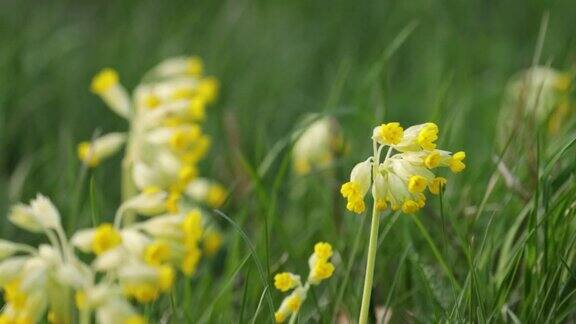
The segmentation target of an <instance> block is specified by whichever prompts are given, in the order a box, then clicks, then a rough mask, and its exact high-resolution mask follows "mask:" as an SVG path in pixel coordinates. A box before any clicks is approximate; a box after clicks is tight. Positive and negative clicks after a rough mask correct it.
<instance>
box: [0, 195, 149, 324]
mask: <svg viewBox="0 0 576 324" xmlns="http://www.w3.org/2000/svg"><path fill="white" fill-rule="evenodd" d="M8 218H9V220H10V222H12V223H13V224H14V225H16V226H17V227H19V228H21V229H24V230H26V231H29V232H32V233H43V234H44V235H45V236H46V237H47V239H48V242H49V244H41V245H40V246H39V247H38V248H35V247H32V246H29V245H25V244H21V243H15V242H11V241H5V240H2V241H0V287H1V288H2V292H3V295H4V300H5V302H6V304H5V305H4V307H3V308H2V312H1V313H0V323H3V324H12V323H14V324H16V323H18V324H20V323H23V324H24V323H37V322H45V321H48V322H50V323H71V322H72V319H73V317H72V315H73V312H72V309H73V307H74V306H73V305H74V303H73V300H72V298H71V296H72V295H73V292H74V291H80V290H82V291H88V290H90V292H91V294H90V296H84V297H83V298H81V299H82V300H81V303H80V304H81V305H84V303H88V301H89V302H90V303H91V305H93V310H94V311H95V312H96V319H97V321H98V322H99V323H125V324H144V323H146V320H145V319H144V317H142V316H141V315H140V314H138V312H137V311H136V309H135V308H134V307H133V306H132V304H131V303H130V302H129V301H128V300H127V299H126V298H125V297H124V296H123V294H122V293H121V289H120V286H118V285H117V284H116V283H114V282H113V281H106V283H101V284H98V285H97V286H94V281H95V278H96V273H95V272H94V271H93V269H92V267H90V266H89V265H87V264H85V263H83V262H82V261H80V259H79V258H78V257H77V256H76V254H75V253H74V249H73V246H72V244H71V242H70V240H69V239H68V238H67V237H66V235H65V234H64V230H63V228H62V224H61V218H60V213H59V212H58V210H57V209H56V207H55V206H54V205H53V204H52V202H51V201H50V200H49V199H48V198H46V197H44V196H42V195H38V196H37V197H36V199H34V200H32V201H31V202H30V204H17V205H15V206H13V207H12V209H11V211H10V214H9V216H8ZM112 244H115V241H114V240H112V241H110V242H99V243H98V244H95V246H94V248H95V249H97V250H98V251H102V250H103V249H105V248H107V246H109V245H112ZM91 287H95V288H94V289H92V288H91ZM80 314H81V315H80V317H81V319H80V322H81V323H89V321H90V313H89V312H87V310H85V309H83V308H80Z"/></svg>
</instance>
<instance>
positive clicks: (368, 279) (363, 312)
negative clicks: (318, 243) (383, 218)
mask: <svg viewBox="0 0 576 324" xmlns="http://www.w3.org/2000/svg"><path fill="white" fill-rule="evenodd" d="M373 148H374V159H373V161H372V179H374V175H375V174H376V172H378V165H379V164H380V161H379V158H380V156H379V154H378V148H377V144H376V142H373ZM372 203H373V205H372V222H371V225H370V241H369V242H368V257H367V261H366V274H365V275H364V290H363V292H362V306H361V307H360V319H359V320H358V323H359V324H366V323H368V313H369V311H370V298H371V295H372V283H373V280H374V265H375V263H376V248H377V247H378V227H380V214H379V213H378V209H377V208H376V200H375V199H374V201H373V202H372Z"/></svg>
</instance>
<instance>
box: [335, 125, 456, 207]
mask: <svg viewBox="0 0 576 324" xmlns="http://www.w3.org/2000/svg"><path fill="white" fill-rule="evenodd" d="M372 138H373V140H374V141H375V143H376V144H375V145H376V149H377V150H376V152H378V153H380V152H382V150H383V149H384V148H386V147H387V148H388V154H387V156H386V158H385V159H384V161H382V162H379V161H377V160H376V158H375V157H370V158H368V159H367V160H366V161H364V162H361V163H359V164H357V165H356V166H355V167H354V168H353V169H352V172H351V175H350V181H349V182H346V183H344V184H343V185H342V188H341V193H342V196H343V197H344V198H346V199H347V204H346V208H347V209H348V210H350V211H352V212H354V213H357V214H361V213H362V212H364V210H365V202H364V197H365V195H366V193H367V192H368V190H369V188H370V187H371V186H372V196H373V198H374V201H375V202H376V205H377V209H378V210H379V211H382V210H385V209H386V208H388V207H390V208H391V209H392V210H402V212H404V213H408V214H411V213H415V212H417V211H418V210H420V209H421V208H422V207H423V206H424V205H425V204H426V196H425V195H424V194H425V192H426V190H428V191H430V192H431V193H432V194H438V193H439V192H440V188H441V187H443V186H444V185H445V184H446V182H447V181H446V179H445V178H441V177H437V176H436V175H435V174H434V172H433V171H432V170H433V169H436V168H438V167H448V168H450V170H451V171H452V172H454V173H458V172H461V171H462V170H464V168H465V167H466V165H465V164H464V159H465V158H466V154H465V153H464V152H457V153H454V154H452V153H450V152H448V151H442V150H438V149H436V143H435V142H436V140H437V139H438V126H436V124H434V123H425V124H421V125H416V126H412V127H409V128H407V129H406V130H403V128H402V127H401V126H400V124H399V123H396V122H393V123H388V124H382V125H381V126H377V127H376V128H374V131H373V136H372ZM394 152H396V153H394ZM377 158H378V160H379V158H380V157H377ZM373 172H374V173H373Z"/></svg>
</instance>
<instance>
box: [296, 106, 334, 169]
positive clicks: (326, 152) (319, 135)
mask: <svg viewBox="0 0 576 324" xmlns="http://www.w3.org/2000/svg"><path fill="white" fill-rule="evenodd" d="M343 147H344V139H343V137H342V134H341V132H340V125H338V121H336V119H335V118H332V117H323V118H319V119H317V120H315V121H313V122H312V123H311V124H310V125H309V126H308V127H306V129H305V130H304V131H303V132H302V134H301V135H300V136H299V137H298V139H297V140H296V142H295V143H294V147H293V149H292V164H293V168H294V171H295V172H296V174H298V175H306V174H308V173H310V172H311V171H312V170H315V169H324V168H327V167H329V166H330V165H331V164H332V161H333V160H334V158H335V156H336V155H337V154H338V153H340V152H341V151H342V149H343Z"/></svg>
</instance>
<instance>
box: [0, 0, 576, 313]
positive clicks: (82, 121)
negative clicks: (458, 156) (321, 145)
mask: <svg viewBox="0 0 576 324" xmlns="http://www.w3.org/2000/svg"><path fill="white" fill-rule="evenodd" d="M546 11H548V12H549V14H550V23H549V28H548V33H547V35H546V40H545V43H544V47H543V55H542V63H544V64H545V63H547V62H551V65H552V66H554V67H558V68H564V69H567V68H570V67H572V66H573V64H574V60H575V58H576V57H575V53H576V38H575V36H576V34H575V33H574V28H573V27H574V26H573V21H574V17H576V7H575V6H574V5H573V3H572V1H570V0H560V1H520V0H518V1H503V2H487V1H465V2H462V1H444V2H440V1H426V0H416V1H409V2H406V1H372V2H364V3H359V2H356V1H344V0H332V1H325V0H321V1H244V0H239V1H226V2H218V1H202V2H198V1H162V2H160V1H117V2H90V1H76V2H73V1H51V2H37V1H4V2H3V3H2V9H1V10H0V41H1V43H0V214H1V215H5V214H6V212H7V209H8V206H9V204H10V203H14V202H16V201H19V200H28V199H29V198H31V197H32V196H33V195H34V194H35V193H36V192H43V193H45V194H47V195H49V196H51V197H52V198H53V199H54V201H55V203H56V204H57V205H58V206H60V207H61V209H62V211H63V213H65V214H66V215H65V217H66V218H67V219H71V218H75V219H76V223H77V224H78V225H79V226H87V225H88V224H90V222H91V210H92V209H91V206H90V202H91V201H93V205H96V206H97V208H96V210H98V211H99V212H100V213H99V214H100V215H99V217H100V219H109V218H111V216H112V215H113V212H114V209H115V208H116V207H117V206H118V203H119V177H120V176H119V158H115V159H112V160H110V161H107V162H106V163H104V165H102V166H101V167H99V168H98V169H96V170H95V171H94V172H92V173H90V174H89V179H90V178H92V177H93V179H94V180H93V184H94V186H93V188H94V190H93V195H92V196H91V198H92V199H90V196H89V195H88V191H89V190H88V186H89V183H90V181H86V182H84V183H79V181H78V175H79V172H80V169H79V164H78V162H77V160H76V158H75V144H76V143H77V142H79V141H80V140H84V139H87V138H90V137H91V136H92V134H93V132H94V130H95V129H100V130H102V131H111V130H123V129H125V125H124V124H123V122H122V121H121V120H120V119H119V118H116V117H115V116H114V115H113V114H112V113H110V112H109V111H106V108H105V107H104V105H103V104H102V103H101V102H100V100H99V99H98V98H96V97H95V96H94V95H92V94H90V93H89V91H88V84H89V81H90V78H91V77H92V75H93V74H94V73H95V72H96V71H98V70H99V69H100V68H102V67H105V66H111V67H114V68H116V69H117V70H118V71H119V72H120V75H121V79H122V82H123V83H124V84H125V85H126V86H127V87H128V88H132V87H133V86H135V85H136V84H137V82H138V79H139V77H140V76H141V75H142V74H143V73H144V72H145V71H146V70H147V69H149V68H150V67H151V66H153V65H154V64H155V63H157V62H159V61H160V60H162V59H163V58H166V57H168V56H172V55H179V54H198V55H200V56H202V57H203V58H204V60H205V62H206V66H207V71H208V73H210V74H213V75H215V76H217V77H218V78H219V79H220V80H221V83H222V91H221V97H220V99H219V102H218V104H217V105H216V106H214V107H212V108H211V110H210V111H209V112H208V114H209V117H208V126H207V127H208V132H209V133H211V134H213V135H214V141H213V142H214V144H215V145H214V147H213V148H212V151H211V154H210V157H209V158H208V159H207V161H206V162H205V163H204V165H203V169H204V170H203V172H205V173H207V174H210V175H211V176H214V177H216V178H218V179H220V180H222V181H223V182H225V183H230V184H232V183H236V182H237V181H238V179H240V178H243V179H248V180H249V181H251V183H252V184H257V185H256V186H254V187H253V188H254V190H252V191H249V192H248V193H244V194H241V193H235V196H234V199H233V201H232V202H231V204H230V205H229V206H228V207H227V210H226V212H227V214H229V215H230V216H231V218H232V219H233V220H234V221H235V222H237V224H238V226H239V227H240V228H242V229H243V230H244V231H246V233H247V235H248V237H249V238H250V240H251V241H252V242H253V243H254V245H255V246H256V252H257V257H258V260H259V262H260V263H261V265H262V266H263V267H265V271H266V275H270V274H271V273H273V272H275V271H278V270H300V271H304V272H305V268H306V258H307V257H308V255H309V253H310V252H311V248H312V246H313V244H314V243H315V241H316V240H319V239H321V240H326V241H329V242H332V243H333V244H334V245H335V248H336V249H337V250H338V251H339V255H338V258H340V262H339V263H338V269H337V272H336V275H335V278H334V279H331V280H330V281H329V284H328V285H326V287H320V288H319V289H317V290H316V289H315V291H314V295H315V296H316V297H317V300H316V302H309V303H307V305H306V308H305V310H304V311H303V313H302V316H301V321H302V322H304V321H306V320H312V319H313V320H318V319H320V320H321V321H322V322H324V323H328V322H330V321H331V320H332V318H331V316H332V310H333V309H334V305H333V303H334V302H335V300H336V297H337V295H338V291H339V288H340V287H341V284H342V282H343V280H344V278H345V277H347V280H348V286H347V288H346V290H344V295H343V299H342V303H341V307H339V308H337V310H338V311H340V310H343V311H345V312H346V313H347V314H348V315H349V316H350V317H351V318H355V317H356V315H357V312H358V309H359V303H360V294H361V286H362V275H363V263H362V260H363V255H364V248H365V247H364V245H365V244H364V243H365V237H364V235H362V236H361V241H360V248H359V250H358V253H357V254H356V255H355V256H356V259H354V260H353V262H352V263H351V264H352V267H351V272H350V274H348V273H347V272H346V271H345V269H346V266H345V265H347V264H348V263H349V262H350V259H349V257H350V255H351V250H352V245H353V242H354V237H355V236H356V233H357V231H358V230H359V225H360V223H361V221H360V219H359V218H358V217H356V216H352V215H348V214H347V213H345V212H344V211H343V206H342V203H341V201H340V200H338V199H334V195H335V192H334V188H335V187H337V186H338V184H339V182H340V181H342V179H343V178H344V177H345V176H346V175H345V172H347V171H346V170H349V169H350V166H351V164H352V163H353V162H355V161H357V160H358V159H359V157H361V156H364V155H367V152H368V150H369V149H370V146H369V143H368V140H369V135H370V130H369V129H371V127H372V126H374V125H375V124H376V123H379V122H381V121H383V120H384V119H385V120H398V121H401V122H403V123H404V124H415V123H420V122H423V121H427V120H433V121H436V122H437V123H438V124H439V125H440V127H441V131H442V134H443V135H442V138H441V144H442V146H443V147H448V148H452V149H464V150H466V151H467V153H468V156H467V165H468V168H467V169H466V172H464V173H463V174H461V175H459V176H457V177H451V178H450V185H449V187H448V188H447V191H446V193H445V195H444V204H443V212H442V213H441V212H440V209H439V204H438V203H437V202H436V203H433V204H432V206H433V207H431V208H430V209H427V210H426V211H425V212H422V213H420V214H419V215H418V217H420V220H421V222H422V223H423V224H424V226H425V228H426V229H427V231H428V232H429V233H430V234H431V240H432V243H433V244H434V245H435V246H437V247H438V249H439V251H440V253H441V255H442V257H443V258H444V259H445V260H446V262H447V264H448V265H449V266H450V268H451V269H450V270H451V271H452V272H453V273H454V276H455V277H456V280H457V282H458V286H460V287H461V289H458V288H457V286H454V285H452V284H451V283H450V281H449V280H448V277H446V273H444V272H443V271H442V269H441V268H440V266H439V263H438V262H437V259H436V258H435V257H434V254H433V251H432V250H431V249H430V247H431V246H432V245H430V244H429V243H430V242H427V241H426V240H425V239H424V237H423V236H422V234H421V233H420V232H419V231H418V226H417V225H416V224H415V223H414V221H413V220H412V219H411V217H405V216H400V217H389V216H386V217H385V219H384V223H383V228H384V229H386V228H388V226H390V225H392V223H391V222H392V221H394V225H393V226H391V227H389V230H388V232H387V235H386V237H385V238H384V239H383V240H382V243H381V248H380V250H379V252H378V254H379V255H378V263H377V266H376V269H377V271H376V276H375V287H374V301H375V304H376V305H384V304H385V303H387V304H386V307H388V308H389V309H391V310H392V312H393V317H392V318H393V320H394V321H396V322H404V321H422V322H428V321H441V320H443V319H448V320H452V321H455V320H461V321H472V322H484V321H488V320H491V321H504V320H508V321H511V320H512V318H513V317H514V316H516V317H518V318H519V319H521V320H523V321H528V322H540V321H545V320H551V321H553V320H555V319H556V320H558V321H563V320H566V317H561V316H562V315H563V314H565V313H566V314H567V315H568V316H569V317H568V318H570V319H572V320H574V318H573V316H574V314H573V313H574V312H573V304H574V299H573V297H572V295H571V294H572V293H573V292H574V278H576V277H574V273H575V271H574V255H573V254H574V252H573V251H574V249H573V244H574V242H573V240H572V239H571V237H570V235H569V233H570V232H569V229H572V230H573V229H574V208H573V207H572V209H570V208H569V206H570V204H571V203H573V201H574V197H575V193H574V188H573V186H572V188H568V189H563V190H559V189H558V188H557V187H555V186H554V185H553V184H552V183H551V182H550V181H551V180H553V179H552V178H551V177H553V175H552V174H547V173H542V174H541V175H540V176H541V178H540V181H538V184H539V187H538V188H539V190H538V192H537V193H536V194H535V196H534V198H533V200H532V202H530V203H525V202H522V201H521V200H519V199H518V198H517V197H515V196H514V194H513V193H510V192H508V191H507V190H506V188H505V187H503V185H502V184H501V183H498V184H497V185H496V187H495V188H494V191H493V193H492V194H491V195H490V197H489V198H488V201H487V203H489V204H490V206H497V209H496V210H494V209H490V208H487V209H486V210H485V211H484V212H483V213H481V214H479V215H478V216H477V217H470V216H464V214H463V213H462V210H463V208H464V207H469V206H475V207H478V206H479V204H480V203H481V201H482V199H483V198H484V195H485V192H486V188H487V185H488V181H489V179H490V177H491V175H492V174H493V171H494V169H495V166H494V163H493V162H492V160H491V159H492V154H493V153H497V151H496V148H495V146H494V145H493V144H494V143H493V142H494V127H495V123H496V122H497V120H496V118H497V116H498V110H499V107H500V103H501V99H502V98H501V96H502V93H503V89H504V85H505V83H506V80H507V79H508V78H509V77H510V76H511V75H512V74H513V73H514V72H516V71H517V70H519V69H522V68H526V67H528V66H530V64H531V60H532V56H533V54H534V48H535V44H536V38H537V35H538V29H539V26H540V20H541V17H542V15H543V14H544V12H546ZM403 31H404V32H405V34H402V33H403ZM399 35H400V36H399ZM402 35H404V36H405V39H403V37H402ZM395 39H396V40H399V39H402V40H403V41H402V44H401V45H400V47H399V48H398V49H397V50H396V51H395V52H394V54H393V55H392V56H391V57H389V58H383V57H384V56H385V55H386V53H388V52H386V49H389V48H390V44H391V43H393V41H394V40H395ZM308 112H325V113H330V114H335V115H336V116H337V118H338V119H339V121H340V122H341V123H342V124H343V130H344V133H345V137H346V139H347V141H348V143H349V145H350V153H349V154H348V156H346V157H344V158H343V159H342V160H340V161H338V163H337V164H336V165H335V167H334V169H332V170H329V171H328V172H322V173H316V174H313V175H311V176H309V177H307V178H305V179H299V180H295V179H292V177H291V173H290V170H289V168H288V167H289V166H288V164H287V161H288V159H289V152H288V151H287V150H280V151H278V155H277V156H276V158H275V159H274V160H273V163H272V164H271V167H270V168H269V170H268V172H267V173H266V174H263V175H262V174H260V175H258V168H259V167H261V163H262V162H263V160H264V159H265V157H266V155H267V154H268V153H269V151H270V150H271V149H272V148H273V147H274V146H275V144H276V143H278V142H279V141H281V140H283V139H285V138H287V137H289V136H290V134H291V133H292V132H293V131H295V127H296V126H295V125H296V124H297V122H298V121H299V120H301V118H302V117H303V115H304V114H305V113H308ZM375 116H378V117H379V118H376V117H375ZM231 133H232V134H231ZM232 139H234V140H232ZM573 152H574V151H573V150H572V151H570V150H569V151H567V153H566V154H573ZM548 171H550V170H548ZM564 176H565V177H566V178H570V177H572V179H574V178H573V177H574V168H573V167H572V168H571V169H570V168H567V169H566V171H565V173H564ZM78 192H80V193H81V194H80V195H78V194H77V193H78ZM77 197H79V198H80V199H81V208H79V213H78V214H76V215H70V214H69V213H70V212H71V211H73V210H75V208H74V207H73V205H74V204H75V199H77ZM543 202H546V204H545V205H542V203H543ZM536 205H537V206H538V208H536V207H533V206H536ZM531 206H532V207H531ZM543 206H544V207H543ZM522 210H524V212H522ZM523 217H524V218H526V220H524V219H523ZM529 219H531V220H530V221H528V220H529ZM541 220H546V222H547V223H546V224H547V227H546V230H545V231H543V230H542V228H541V227H539V225H538V224H540V223H539V221H541ZM220 221H221V223H222V224H223V225H224V226H225V227H227V233H228V234H227V238H226V247H225V253H223V254H221V255H220V258H218V259H216V260H213V261H212V262H210V263H208V264H207V265H205V266H204V267H203V269H202V270H201V273H200V274H199V276H198V279H195V280H193V281H192V282H189V285H181V286H179V288H178V289H177V291H176V292H175V295H176V296H177V299H176V302H177V303H180V305H181V306H182V307H181V311H177V312H176V315H174V316H173V317H171V318H172V319H173V320H174V321H175V322H176V321H178V320H191V319H198V318H200V317H201V318H202V319H203V320H206V321H211V322H230V321H233V322H235V321H243V322H247V321H250V320H252V318H253V317H254V315H255V312H256V309H257V308H258V302H259V301H260V299H261V296H263V290H262V289H263V284H262V282H261V280H260V279H259V274H258V270H257V267H256V265H255V264H254V263H253V262H252V259H251V258H250V257H247V255H248V253H250V250H249V249H248V248H247V245H246V242H245V240H244V239H242V236H241V235H239V232H238V231H236V230H235V229H234V227H232V226H229V224H228V223H227V222H225V221H223V220H222V219H220ZM513 224H516V225H513ZM364 230H366V229H364ZM565 231H568V232H565ZM365 233H366V234H367V232H365ZM0 234H1V235H2V237H8V238H18V239H36V238H22V237H21V234H20V232H18V231H16V230H15V229H14V228H13V227H12V226H11V225H9V224H7V222H6V220H5V218H2V219H1V220H0ZM266 238H268V241H269V242H268V244H266ZM542 242H546V246H545V247H542V246H541V243H542ZM480 247H482V248H480ZM284 253H286V254H284ZM297 267H300V268H297ZM267 279H268V282H270V278H267ZM272 295H273V296H274V300H275V303H276V304H278V298H279V297H278V294H276V293H275V292H272ZM214 296H219V298H218V299H216V300H214V301H212V298H214ZM311 299H312V298H311ZM262 300H263V301H262V305H261V307H260V311H259V313H258V316H257V317H256V319H255V321H256V322H263V321H264V320H265V319H267V318H269V316H270V315H269V310H268V306H267V304H266V303H267V301H266V298H265V297H264V299H262ZM563 300H565V302H562V301H563ZM168 305H170V300H169V299H166V300H161V301H160V302H159V303H158V305H156V307H153V308H152V309H148V310H147V312H148V313H150V314H152V315H153V316H159V314H161V313H162V312H163V310H164V309H166V308H167V307H168ZM154 314H156V315H154ZM239 314H242V316H241V318H238V316H239ZM502 314H504V315H502Z"/></svg>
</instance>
